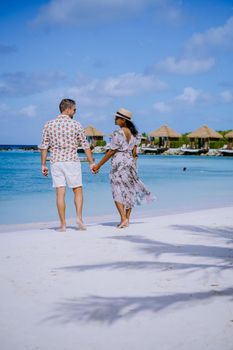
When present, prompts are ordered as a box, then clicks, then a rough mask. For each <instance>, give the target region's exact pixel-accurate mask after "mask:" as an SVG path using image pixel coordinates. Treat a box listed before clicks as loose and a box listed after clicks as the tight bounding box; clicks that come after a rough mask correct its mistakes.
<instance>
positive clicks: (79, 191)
mask: <svg viewBox="0 0 233 350" xmlns="http://www.w3.org/2000/svg"><path fill="white" fill-rule="evenodd" d="M73 192H74V205H75V208H76V216H77V224H78V226H79V229H80V230H82V231H84V230H86V227H85V226H84V225H83V188H82V186H79V187H75V188H73Z"/></svg>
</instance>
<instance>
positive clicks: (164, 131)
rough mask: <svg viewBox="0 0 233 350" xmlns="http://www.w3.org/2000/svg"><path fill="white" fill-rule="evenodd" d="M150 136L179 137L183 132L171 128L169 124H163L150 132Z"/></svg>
mask: <svg viewBox="0 0 233 350" xmlns="http://www.w3.org/2000/svg"><path fill="white" fill-rule="evenodd" d="M149 136H150V137H171V138H179V137H181V134H179V133H178V132H176V131H175V130H172V129H171V128H169V126H168V125H162V126H161V127H160V128H158V129H156V130H155V131H152V132H150V133H149Z"/></svg>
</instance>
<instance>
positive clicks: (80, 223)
mask: <svg viewBox="0 0 233 350" xmlns="http://www.w3.org/2000/svg"><path fill="white" fill-rule="evenodd" d="M77 224H78V229H79V230H80V231H86V229H87V228H86V226H85V225H84V224H83V222H82V220H80V219H77Z"/></svg>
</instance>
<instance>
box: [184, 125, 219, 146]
mask: <svg viewBox="0 0 233 350" xmlns="http://www.w3.org/2000/svg"><path fill="white" fill-rule="evenodd" d="M187 137H188V138H189V139H190V141H191V146H193V144H194V141H195V139H198V144H199V148H201V146H203V143H204V149H209V142H210V140H219V139H222V138H223V136H222V135H221V134H219V133H218V132H217V131H215V130H214V129H211V128H209V127H208V126H207V125H203V126H202V127H200V128H199V129H197V130H195V131H193V132H191V133H190V134H188V135H187Z"/></svg>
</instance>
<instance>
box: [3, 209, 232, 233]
mask: <svg viewBox="0 0 233 350" xmlns="http://www.w3.org/2000/svg"><path fill="white" fill-rule="evenodd" d="M226 208H232V211H233V203H231V204H226V205H221V206H212V207H210V206H208V207H200V208H198V209H197V208H192V209H184V208H183V209H181V208H179V209H175V210H168V211H167V210H160V211H158V212H154V211H153V210H147V211H146V210H145V211H142V212H141V213H140V215H138V214H139V213H137V212H134V213H133V215H132V221H133V222H134V221H135V220H137V219H144V218H145V219H155V218H160V217H173V216H176V215H183V214H190V213H193V214H195V213H197V212H205V211H211V210H223V209H226ZM108 221H114V222H115V223H116V224H117V223H118V221H119V217H118V214H117V213H115V214H106V215H100V216H86V217H84V223H85V225H86V226H87V228H88V226H89V227H90V226H94V225H99V224H101V223H106V222H108ZM75 225H76V221H75V218H67V229H68V228H69V226H71V227H74V226H75ZM55 226H59V221H58V220H53V221H38V222H27V223H19V224H0V234H2V233H12V232H22V231H29V230H40V229H50V228H51V227H53V229H54V228H55Z"/></svg>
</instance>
